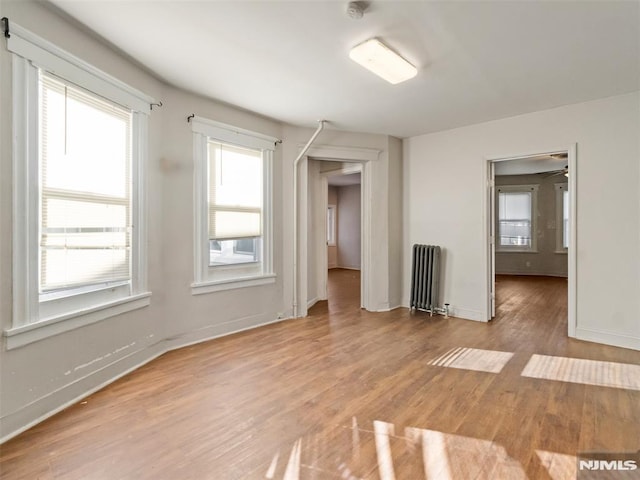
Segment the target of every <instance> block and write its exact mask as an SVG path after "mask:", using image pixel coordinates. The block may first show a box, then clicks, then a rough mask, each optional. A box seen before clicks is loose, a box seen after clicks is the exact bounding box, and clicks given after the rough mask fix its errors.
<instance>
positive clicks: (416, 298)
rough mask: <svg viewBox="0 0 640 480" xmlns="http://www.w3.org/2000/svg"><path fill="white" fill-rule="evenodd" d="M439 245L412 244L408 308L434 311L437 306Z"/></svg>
mask: <svg viewBox="0 0 640 480" xmlns="http://www.w3.org/2000/svg"><path fill="white" fill-rule="evenodd" d="M439 284H440V247H437V246H435V245H418V244H416V245H414V246H413V262H412V267H411V302H410V304H409V308H411V309H414V308H415V309H416V310H424V311H428V312H432V313H433V312H434V311H436V309H437V308H438V288H439Z"/></svg>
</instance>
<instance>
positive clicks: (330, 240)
mask: <svg viewBox="0 0 640 480" xmlns="http://www.w3.org/2000/svg"><path fill="white" fill-rule="evenodd" d="M327 245H329V246H331V247H335V245H336V206H335V205H329V207H328V208H327Z"/></svg>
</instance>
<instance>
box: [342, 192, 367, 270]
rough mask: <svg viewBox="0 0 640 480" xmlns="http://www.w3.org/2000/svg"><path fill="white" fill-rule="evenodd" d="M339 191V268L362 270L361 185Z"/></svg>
mask: <svg viewBox="0 0 640 480" xmlns="http://www.w3.org/2000/svg"><path fill="white" fill-rule="evenodd" d="M337 190H338V213H339V214H338V266H339V267H342V268H352V269H355V270H360V251H361V250H360V244H361V241H360V235H361V232H360V211H361V209H360V203H361V202H360V185H349V186H344V187H339V188H338V189H337Z"/></svg>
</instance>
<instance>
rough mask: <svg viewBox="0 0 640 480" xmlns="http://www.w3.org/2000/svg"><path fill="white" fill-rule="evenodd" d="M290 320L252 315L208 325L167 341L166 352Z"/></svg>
mask: <svg viewBox="0 0 640 480" xmlns="http://www.w3.org/2000/svg"><path fill="white" fill-rule="evenodd" d="M285 320H290V318H288V317H287V318H276V319H274V318H273V316H272V315H264V314H260V315H252V316H250V317H243V318H239V319H236V320H232V321H230V322H224V323H219V324H216V325H207V326H205V327H202V328H199V329H197V330H192V331H190V332H187V333H183V334H178V335H174V336H172V337H169V338H167V339H166V340H165V346H166V348H165V349H166V351H170V350H177V349H179V348H183V347H188V346H190V345H196V344H198V343H202V342H207V341H209V340H215V339H216V338H220V337H224V336H226V335H233V334H234V333H240V332H244V331H246V330H252V329H254V328H258V327H263V326H265V325H271V324H272V323H278V322H283V321H285Z"/></svg>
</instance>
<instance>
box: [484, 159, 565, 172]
mask: <svg viewBox="0 0 640 480" xmlns="http://www.w3.org/2000/svg"><path fill="white" fill-rule="evenodd" d="M568 163H569V160H567V157H566V156H559V155H558V156H555V155H554V156H550V155H536V156H533V157H527V158H518V159H515V160H506V161H503V162H496V163H495V174H496V175H527V174H531V173H543V172H557V171H560V170H562V169H563V168H565V167H566V166H567V165H568Z"/></svg>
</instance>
